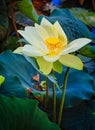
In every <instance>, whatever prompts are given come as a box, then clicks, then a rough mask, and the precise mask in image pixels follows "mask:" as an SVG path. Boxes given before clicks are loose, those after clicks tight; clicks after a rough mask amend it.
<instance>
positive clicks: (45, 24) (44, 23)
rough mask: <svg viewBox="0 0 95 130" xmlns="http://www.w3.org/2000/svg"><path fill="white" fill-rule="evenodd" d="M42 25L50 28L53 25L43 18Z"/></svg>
mask: <svg viewBox="0 0 95 130" xmlns="http://www.w3.org/2000/svg"><path fill="white" fill-rule="evenodd" d="M40 25H41V26H49V27H50V26H52V24H51V23H50V22H49V21H48V20H47V19H45V18H42V20H41V24H40Z"/></svg>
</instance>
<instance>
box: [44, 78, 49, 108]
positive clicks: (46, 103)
mask: <svg viewBox="0 0 95 130" xmlns="http://www.w3.org/2000/svg"><path fill="white" fill-rule="evenodd" d="M47 105H48V77H46V97H45V104H44V109H45V110H46V108H47Z"/></svg>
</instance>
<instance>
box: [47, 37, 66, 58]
mask: <svg viewBox="0 0 95 130" xmlns="http://www.w3.org/2000/svg"><path fill="white" fill-rule="evenodd" d="M45 44H46V46H47V48H48V50H49V53H48V55H49V56H50V57H54V56H56V55H58V54H59V53H60V52H61V51H62V50H63V49H64V48H65V46H66V43H63V42H62V41H60V39H58V38H56V37H51V38H47V39H46V40H45Z"/></svg>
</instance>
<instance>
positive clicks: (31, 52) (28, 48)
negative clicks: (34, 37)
mask: <svg viewBox="0 0 95 130" xmlns="http://www.w3.org/2000/svg"><path fill="white" fill-rule="evenodd" d="M22 52H23V53H24V54H26V55H27V56H31V57H33V56H43V55H44V54H42V53H41V52H40V51H39V50H38V49H37V48H36V47H34V46H32V45H25V46H24V47H23V50H22Z"/></svg>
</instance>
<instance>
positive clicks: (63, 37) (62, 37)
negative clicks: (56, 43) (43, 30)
mask: <svg viewBox="0 0 95 130" xmlns="http://www.w3.org/2000/svg"><path fill="white" fill-rule="evenodd" d="M54 28H55V29H56V30H57V33H58V37H59V39H60V40H61V41H62V42H63V43H66V44H67V37H66V34H65V32H64V31H63V29H62V27H61V26H60V24H59V22H58V21H57V22H55V23H54Z"/></svg>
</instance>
